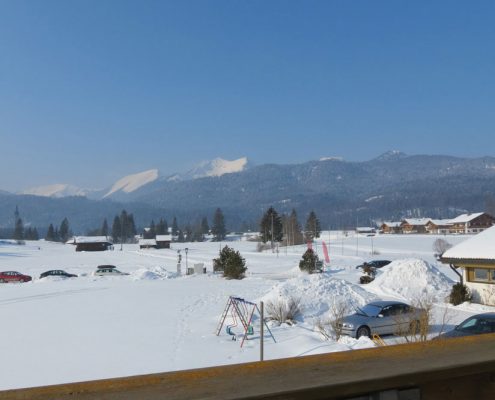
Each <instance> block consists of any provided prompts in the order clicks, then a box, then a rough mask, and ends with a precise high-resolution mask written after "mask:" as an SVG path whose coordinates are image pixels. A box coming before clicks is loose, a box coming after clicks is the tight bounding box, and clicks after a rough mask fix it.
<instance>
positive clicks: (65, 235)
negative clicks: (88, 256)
mask: <svg viewBox="0 0 495 400" xmlns="http://www.w3.org/2000/svg"><path fill="white" fill-rule="evenodd" d="M69 236H70V230H69V220H68V219H67V218H64V219H63V221H62V223H61V224H60V229H59V237H60V241H61V242H64V243H65V242H67V240H69Z"/></svg>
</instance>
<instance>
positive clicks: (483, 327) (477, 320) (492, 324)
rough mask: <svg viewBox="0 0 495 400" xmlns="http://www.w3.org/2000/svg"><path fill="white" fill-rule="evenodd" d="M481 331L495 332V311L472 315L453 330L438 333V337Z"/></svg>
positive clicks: (480, 333)
mask: <svg viewBox="0 0 495 400" xmlns="http://www.w3.org/2000/svg"><path fill="white" fill-rule="evenodd" d="M483 333H495V312H488V313H483V314H476V315H473V316H472V317H469V318H468V319H466V320H464V321H463V322H461V323H460V324H459V325H457V326H456V327H455V328H454V329H453V330H451V331H449V332H445V333H443V334H441V335H438V338H453V337H461V336H471V335H482V334H483Z"/></svg>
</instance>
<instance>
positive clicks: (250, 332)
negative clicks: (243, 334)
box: [247, 325, 254, 335]
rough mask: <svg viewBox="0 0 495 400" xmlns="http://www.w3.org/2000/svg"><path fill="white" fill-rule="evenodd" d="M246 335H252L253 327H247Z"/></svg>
mask: <svg viewBox="0 0 495 400" xmlns="http://www.w3.org/2000/svg"><path fill="white" fill-rule="evenodd" d="M247 334H248V335H254V328H253V325H249V326H248V329H247Z"/></svg>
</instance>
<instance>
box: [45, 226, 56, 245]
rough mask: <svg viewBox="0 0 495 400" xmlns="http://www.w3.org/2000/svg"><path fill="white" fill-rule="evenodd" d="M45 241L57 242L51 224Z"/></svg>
mask: <svg viewBox="0 0 495 400" xmlns="http://www.w3.org/2000/svg"><path fill="white" fill-rule="evenodd" d="M45 240H46V241H48V242H55V229H54V228H53V225H52V224H50V226H49V227H48V231H47V232H46V236H45Z"/></svg>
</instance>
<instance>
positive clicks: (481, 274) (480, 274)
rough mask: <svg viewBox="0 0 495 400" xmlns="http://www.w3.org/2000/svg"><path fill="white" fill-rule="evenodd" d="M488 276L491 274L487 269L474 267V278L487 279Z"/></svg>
mask: <svg viewBox="0 0 495 400" xmlns="http://www.w3.org/2000/svg"><path fill="white" fill-rule="evenodd" d="M488 277H489V275H488V270H487V269H481V268H475V269H474V279H476V280H477V281H487V280H488Z"/></svg>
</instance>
